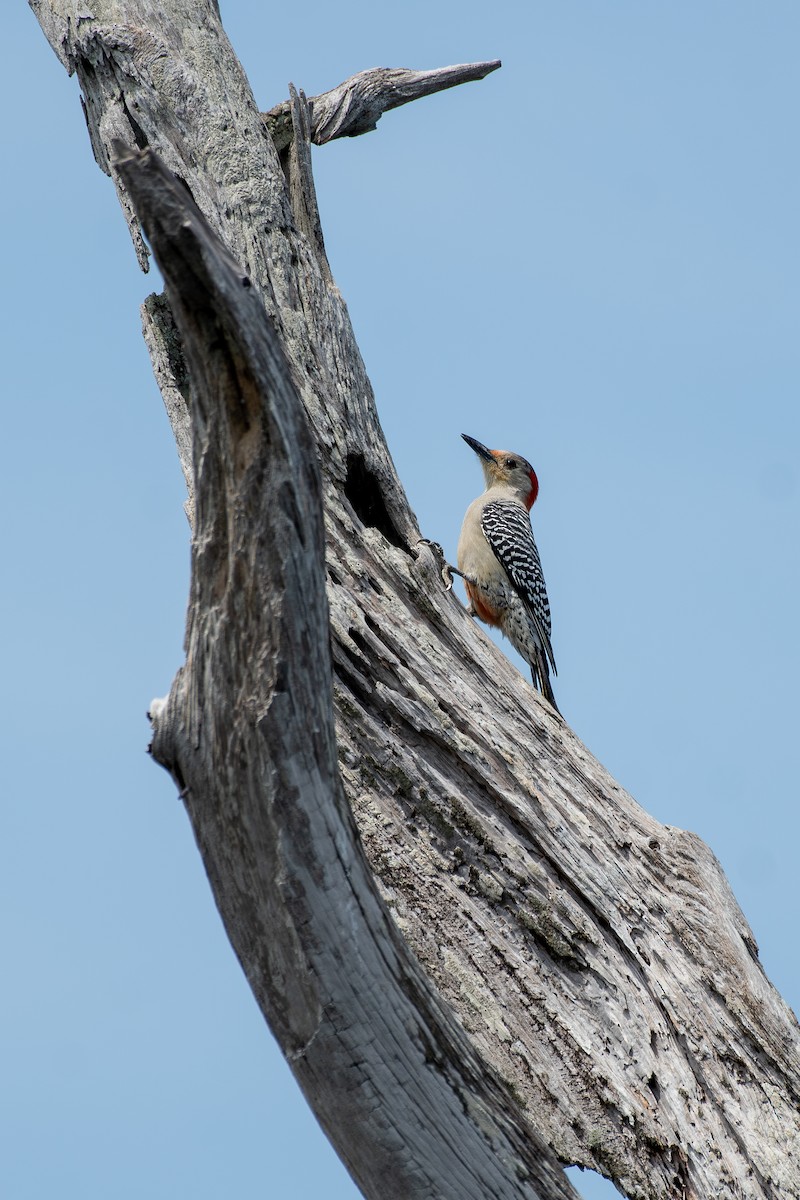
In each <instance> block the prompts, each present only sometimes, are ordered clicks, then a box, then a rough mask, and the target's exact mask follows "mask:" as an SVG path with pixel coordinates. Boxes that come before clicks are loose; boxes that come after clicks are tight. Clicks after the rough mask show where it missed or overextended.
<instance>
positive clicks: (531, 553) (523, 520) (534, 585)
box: [458, 433, 558, 712]
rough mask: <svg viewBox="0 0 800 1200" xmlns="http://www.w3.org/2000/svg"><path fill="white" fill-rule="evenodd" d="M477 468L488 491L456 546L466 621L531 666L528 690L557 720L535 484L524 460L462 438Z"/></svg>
mask: <svg viewBox="0 0 800 1200" xmlns="http://www.w3.org/2000/svg"><path fill="white" fill-rule="evenodd" d="M461 436H462V437H463V439H464V441H465V442H466V443H467V445H468V446H471V447H472V449H473V450H474V451H475V453H476V454H477V456H478V458H479V459H480V460H481V467H482V468H483V475H484V478H485V480H486V491H485V492H483V493H482V495H480V496H478V498H477V500H473V501H472V504H470V506H469V508H468V509H467V511H466V515H465V516H464V524H463V526H462V527H461V537H460V538H459V540H458V569H459V571H460V573H461V574H462V575H463V577H464V584H465V586H466V589H467V596H468V597H469V609H468V611H469V613H470V616H473V617H479V618H480V620H481V621H485V622H486V624H487V625H495V626H497V627H498V628H499V629H500V630H501V631H502V633H504V634H505V636H506V637H507V638H508V640H509V641H510V642H511V645H512V646H513V647H514V649H515V650H517V651H519V653H520V654H521V655H522V657H523V658H524V659H525V660H526V662H527V663H529V665H530V668H531V678H532V679H533V683H534V686H535V687H537V688H538V689H539V691H540V692H541V693H542V695H543V696H544V697H545V699H546V700H548V701H549V702H550V703H551V704H552V706H553V708H555V710H556V712H558V705H557V704H556V700H555V696H554V695H553V689H552V687H551V686H550V667H552V668H553V674H554V675H555V674H556V663H555V659H554V658H553V648H552V646H551V645H550V604H549V602H548V599H547V589H546V588H545V584H544V575H543V574H542V564H541V562H540V560H539V551H538V550H537V549H536V542H535V541H534V540H533V530H532V529H531V520H530V516H529V513H530V510H531V508H532V507H533V504H534V502H535V500H536V497H537V496H538V494H539V480H538V479H537V478H536V472H535V471H534V469H533V467H532V466H531V464H530V463H529V462H528V460H527V459H525V458H523V457H522V455H521V454H513V453H512V452H511V451H509V450H489V449H487V447H486V446H484V445H483V444H482V443H481V442H478V441H476V440H475V438H471V437H469V436H468V435H467V434H466V433H462V435H461Z"/></svg>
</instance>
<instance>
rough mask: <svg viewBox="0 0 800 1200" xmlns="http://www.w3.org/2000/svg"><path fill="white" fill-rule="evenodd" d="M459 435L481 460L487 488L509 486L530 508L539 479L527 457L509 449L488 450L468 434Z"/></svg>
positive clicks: (536, 493) (536, 492)
mask: <svg viewBox="0 0 800 1200" xmlns="http://www.w3.org/2000/svg"><path fill="white" fill-rule="evenodd" d="M461 436H462V438H463V439H464V441H465V442H466V443H467V445H468V446H471V447H472V449H473V450H474V451H475V453H476V454H477V456H478V458H479V459H480V460H481V467H482V468H483V477H484V479H485V480H486V487H487V489H488V488H492V487H499V486H503V487H506V488H510V489H511V491H513V492H514V493H515V494H516V495H517V496H519V498H520V500H521V501H522V503H523V504H524V505H525V507H526V508H527V509H530V508H532V507H533V504H534V503H535V501H536V497H537V496H538V495H539V480H538V479H537V478H536V472H535V471H534V469H533V467H532V466H531V464H530V463H529V462H528V460H527V458H523V457H522V455H521V454H514V453H513V451H511V450H489V449H488V447H487V446H484V445H483V443H482V442H479V441H477V440H476V439H475V438H472V437H470V436H469V434H466V433H462V435H461Z"/></svg>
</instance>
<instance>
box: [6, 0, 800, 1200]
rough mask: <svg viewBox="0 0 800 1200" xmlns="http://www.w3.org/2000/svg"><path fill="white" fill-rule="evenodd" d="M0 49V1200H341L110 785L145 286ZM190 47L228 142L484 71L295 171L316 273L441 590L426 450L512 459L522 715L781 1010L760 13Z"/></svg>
mask: <svg viewBox="0 0 800 1200" xmlns="http://www.w3.org/2000/svg"><path fill="white" fill-rule="evenodd" d="M5 8H6V11H5V12H4V33H5V44H6V47H7V55H6V63H5V67H4V71H3V73H2V76H0V93H2V104H3V111H4V114H5V117H4V122H3V142H4V146H3V157H4V163H5V172H4V177H5V186H4V187H3V189H2V192H1V193H0V219H1V220H2V231H3V262H4V288H3V295H4V301H3V308H4V312H3V320H2V324H1V325H0V328H1V329H2V342H3V346H2V356H3V358H2V361H3V368H4V369H3V376H4V379H3V383H4V387H3V391H4V399H5V404H4V421H3V436H2V439H0V455H2V462H1V463H0V490H1V493H2V494H1V496H0V501H1V503H2V513H3V523H2V524H3V533H2V542H3V550H2V557H3V562H4V565H5V579H6V582H5V585H4V587H3V589H2V600H1V601H0V602H1V603H2V632H3V676H4V687H3V690H2V701H1V702H2V706H3V716H2V729H3V735H4V740H5V746H4V752H3V755H2V768H1V769H2V785H1V786H2V794H3V801H4V802H3V806H2V839H1V843H2V849H0V855H2V862H1V863H0V889H2V903H1V905H0V908H1V911H2V918H1V919H2V940H3V947H4V965H5V983H4V987H3V989H2V991H3V995H2V1008H3V1016H2V1023H1V1025H0V1027H1V1028H2V1034H1V1035H0V1036H1V1037H2V1040H3V1045H2V1063H3V1072H2V1073H3V1088H2V1101H1V1103H2V1112H0V1124H2V1128H3V1130H4V1141H5V1145H4V1148H3V1152H2V1155H1V1156H0V1193H2V1195H3V1196H4V1197H7V1198H8V1200H41V1198H42V1197H50V1196H59V1197H61V1198H63V1200H73V1198H78V1197H80V1200H108V1198H109V1197H111V1198H113V1200H134V1198H135V1200H141V1197H143V1196H146V1197H148V1200H174V1198H175V1197H178V1198H181V1197H189V1196H191V1197H192V1198H193V1200H220V1198H222V1197H229V1196H238V1195H254V1196H265V1197H267V1198H269V1200H278V1198H286V1200H317V1198H318V1197H322V1196H324V1197H326V1200H355V1197H356V1196H357V1194H358V1193H357V1192H356V1189H355V1187H354V1185H353V1184H352V1182H351V1181H350V1180H349V1178H348V1176H347V1174H346V1172H345V1171H344V1169H343V1168H342V1167H341V1165H340V1164H339V1163H338V1160H337V1159H336V1157H335V1155H334V1154H333V1153H332V1151H331V1150H330V1148H329V1147H328V1145H327V1143H326V1141H325V1140H324V1138H323V1137H322V1135H321V1134H320V1133H319V1131H318V1129H317V1128H316V1125H315V1122H314V1120H313V1118H312V1117H311V1116H310V1115H309V1114H308V1112H307V1110H306V1108H305V1105H304V1102H303V1101H302V1099H301V1098H300V1097H299V1094H298V1093H297V1089H296V1088H295V1086H294V1084H293V1082H292V1080H291V1077H290V1075H289V1072H288V1070H287V1068H286V1067H285V1066H284V1065H283V1062H282V1060H281V1058H280V1056H279V1054H278V1053H277V1051H276V1049H275V1047H274V1044H273V1042H272V1039H271V1036H270V1035H269V1033H268V1032H267V1030H266V1028H265V1026H264V1023H263V1021H262V1018H261V1016H260V1014H259V1013H258V1011H257V1009H256V1006H255V1003H254V1001H253V1000H252V998H251V996H250V993H249V991H248V989H247V986H246V984H245V981H244V978H243V976H242V974H241V972H240V970H239V968H238V966H237V964H236V962H235V960H234V956H233V953H232V952H231V950H230V948H229V946H228V943H227V941H226V938H225V936H224V934H223V931H222V928H221V925H220V922H219V919H218V917H217V915H216V911H215V909H214V907H213V904H212V901H211V897H210V893H209V889H208V887H207V884H206V881H205V878H204V875H203V871H202V868H201V865H200V860H199V856H198V854H197V852H196V850H195V847H194V844H193V841H192V836H191V832H190V829H189V825H188V822H187V820H186V817H185V815H184V812H183V809H182V806H181V804H180V802H179V801H178V800H177V798H176V795H175V788H174V786H173V785H172V783H171V781H170V780H169V779H168V777H167V776H166V775H165V774H164V773H163V772H161V771H160V770H159V769H158V768H157V767H156V766H154V765H153V764H152V763H151V762H150V761H149V759H148V758H147V756H146V754H145V747H146V744H147V740H148V726H147V722H146V719H145V713H146V710H147V707H148V703H149V701H150V699H151V697H153V696H156V695H163V694H165V693H166V692H167V690H168V689H169V685H170V681H171V679H172V676H173V675H174V672H175V671H176V669H177V667H178V666H179V664H180V662H181V653H182V652H181V646H182V637H183V620H184V611H185V602H186V595H187V582H188V581H187V574H188V528H187V524H186V521H185V518H184V516H183V513H182V509H181V504H182V499H183V486H182V479H181V474H180V470H179V468H178V463H177V456H176V454H175V452H174V449H173V446H172V441H171V434H170V430H169V426H168V423H167V420H166V417H165V416H164V414H163V410H162V407H161V401H160V397H159V394H158V392H157V390H156V387H155V383H154V381H153V378H152V374H151V371H150V366H149V360H148V357H147V354H146V351H145V349H144V345H143V343H142V340H141V337H140V333H139V315H138V306H139V304H140V302H141V300H142V299H143V298H144V296H145V295H146V294H147V293H148V291H150V290H152V288H154V287H157V286H158V282H157V280H156V279H155V277H154V276H152V275H151V276H150V277H149V278H145V277H144V276H142V275H141V274H140V273H139V271H138V269H137V266H136V263H135V260H134V256H133V252H132V249H131V246H130V243H129V240H128V235H127V232H126V228H125V224H124V221H123V218H122V216H121V213H120V210H119V208H118V206H117V203H116V200H115V198H114V192H113V188H112V185H111V183H110V181H109V180H108V179H107V178H106V177H105V176H103V175H102V174H101V173H100V172H99V171H98V169H97V168H96V166H95V164H94V161H93V158H92V154H91V150H90V146H89V141H88V137H87V134H86V130H85V127H84V121H83V117H82V114H81V109H80V104H79V100H78V87H77V83H76V82H75V80H74V79H73V80H69V79H68V78H67V77H66V75H65V73H64V71H63V69H62V67H61V66H60V64H59V63H58V62H57V60H56V58H55V56H54V55H53V53H52V51H51V50H50V48H49V47H48V45H47V43H46V42H45V40H44V37H43V36H42V34H41V32H40V30H39V27H38V25H37V23H36V21H35V19H34V18H33V16H32V15H31V14H30V13H29V11H28V9H27V6H26V5H25V4H24V3H22V2H21V0H17V2H16V3H15V4H13V5H6V6H5ZM222 12H223V19H224V21H225V25H226V28H227V30H228V33H229V36H230V38H231V40H232V42H233V45H234V48H235V49H236V50H237V52H238V53H239V55H240V57H241V59H242V61H243V63H244V66H245V68H246V70H247V71H248V73H249V76H250V80H251V83H252V85H253V89H254V92H255V95H256V99H257V101H258V102H259V104H260V105H261V107H262V108H265V109H266V108H269V107H271V106H272V105H273V104H275V103H276V102H278V101H280V100H281V99H283V98H284V97H285V96H286V94H287V84H288V82H289V80H292V81H293V82H294V83H295V84H297V85H298V86H300V87H303V88H304V89H305V90H306V92H307V93H308V94H309V95H312V94H314V93H316V92H320V91H324V90H325V89H326V88H328V87H331V86H333V85H334V84H336V83H338V82H340V81H341V80H342V79H344V78H345V77H346V76H348V75H350V74H352V73H354V72H355V71H358V70H361V69H364V68H366V67H371V66H378V65H381V66H413V67H434V66H441V65H444V64H448V63H455V62H464V61H474V60H478V59H489V58H495V57H497V58H502V60H503V69H502V70H501V71H499V72H497V73H496V74H494V75H492V76H491V77H489V78H488V79H487V80H485V81H484V82H483V83H479V84H470V85H467V86H465V87H463V88H458V89H456V90H454V91H450V92H447V93H445V94H443V95H441V96H437V97H433V98H430V99H428V100H424V101H421V102H418V103H417V104H414V105H411V106H410V107H407V108H404V109H400V110H398V111H396V112H394V113H390V114H389V115H388V116H386V117H384V119H383V120H382V121H381V123H380V125H379V128H378V131H377V132H376V133H372V134H369V135H367V136H366V137H362V138H357V139H353V140H347V141H343V142H336V143H334V144H332V145H330V146H327V147H324V148H322V149H319V150H317V151H315V154H314V166H315V172H316V179H317V188H318V194H319V202H320V209H321V213H322V220H323V227H324V231H325V237H326V242H327V246H328V252H329V257H330V261H331V264H332V267H333V271H334V275H335V277H336V279H337V282H338V284H339V286H340V288H341V290H342V293H343V295H344V297H345V299H346V300H347V303H348V305H349V308H350V312H351V315H352V319H353V323H354V326H355V330H356V335H357V337H358V339H359V342H360V345H361V348H362V351H363V354H364V357H365V360H366V363H367V367H368V370H369V372H370V375H371V378H372V381H373V384H374V386H375V391H376V394H377V398H378V405H379V410H380V414H381V418H382V421H383V424H384V428H385V430H386V434H387V437H388V441H389V445H390V447H391V450H392V453H393V455H394V458H395V462H396V464H397V466H398V469H399V472H400V476H401V478H402V479H403V481H404V483H405V486H406V488H407V490H408V494H409V497H410V500H411V503H412V506H413V508H414V509H415V511H416V513H417V515H418V517H419V519H420V524H421V528H422V530H423V533H424V534H425V535H427V536H428V537H432V538H435V539H437V540H439V541H441V542H442V544H443V545H444V547H445V549H446V551H447V553H448V555H449V556H450V557H451V560H452V557H453V556H454V554H455V546H456V541H457V537H458V531H459V527H460V521H461V516H462V513H463V510H464V508H465V507H466V505H467V503H468V502H469V500H471V499H472V498H473V496H474V495H475V494H477V492H478V491H479V490H480V471H479V468H478V464H477V462H476V461H475V459H474V456H473V455H472V453H471V451H470V450H469V449H468V448H467V447H466V446H465V445H464V443H463V442H462V441H461V440H460V437H459V435H460V434H461V432H462V431H463V432H467V433H470V434H472V435H473V436H475V437H477V438H479V439H481V440H482V441H485V442H487V443H489V444H490V445H493V446H503V447H507V448H511V449H514V450H517V451H519V452H521V453H523V454H525V455H526V456H527V457H528V458H530V459H531V460H532V461H533V463H534V465H535V466H536V468H537V471H538V473H539V478H540V483H541V498H540V501H539V503H538V504H537V506H536V509H535V510H534V526H535V530H536V535H537V539H538V542H539V547H540V550H541V554H542V559H543V563H544V568H545V573H546V576H547V580H548V587H549V592H550V599H551V605H552V608H553V614H554V615H553V624H554V629H553V644H554V648H555V653H556V657H557V661H558V665H559V676H558V679H557V681H556V694H557V696H558V699H559V703H560V705H561V708H562V710H563V712H564V714H565V716H566V718H567V720H568V721H569V722H570V724H571V725H572V726H573V728H574V729H575V730H576V731H577V733H578V734H579V735H580V736H581V737H582V738H583V739H584V741H585V742H586V744H587V745H588V746H589V748H590V749H591V750H592V751H593V752H594V753H595V754H596V755H597V757H598V758H599V759H600V760H601V761H602V762H603V763H604V764H605V765H606V766H607V767H608V768H609V769H610V770H611V771H612V772H613V773H614V774H615V775H616V777H617V778H618V779H619V781H620V782H621V783H622V784H623V785H624V786H625V787H627V788H628V789H629V790H630V791H631V792H632V793H633V794H634V796H636V798H637V799H638V801H639V802H640V803H641V804H642V805H643V806H644V807H645V808H646V809H648V811H650V812H651V813H653V814H654V815H655V816H656V817H657V818H659V819H660V820H661V821H663V822H665V823H667V824H670V825H676V826H680V827H683V828H686V829H691V830H694V831H695V832H697V833H698V834H700V835H701V836H702V837H703V838H704V839H705V840H706V841H707V842H708V843H709V844H710V845H711V847H712V848H713V850H714V851H715V853H716V854H717V855H718V857H719V858H720V860H721V862H722V864H723V866H724V869H725V871H726V872H727V874H728V877H729V879H730V880H731V883H732V885H733V888H734V891H735V893H736V895H737V897H738V899H739V902H740V904H741V906H742V908H743V910H744V912H745V914H746V916H747V918H748V920H749V921H750V924H751V925H752V927H753V930H754V933H755V935H756V938H757V940H758V943H759V945H760V948H761V958H762V962H763V964H764V967H765V969H766V971H767V973H768V975H769V976H770V978H771V979H772V980H773V982H774V983H775V984H776V986H777V987H778V988H779V990H780V991H781V992H782V993H783V995H784V997H785V998H786V1000H787V1001H788V1002H789V1003H790V1004H792V1005H793V1007H794V1008H795V1010H797V1008H798V1006H799V1005H800V965H798V955H797V922H798V904H797V847H798V834H799V833H800V828H799V819H798V804H797V800H798V795H797V792H798V784H797V772H796V757H797V728H798V678H799V677H800V638H798V611H800V596H798V591H799V590H800V587H799V585H800V572H799V571H798V549H797V547H798V526H799V525H800V488H799V487H798V445H799V443H800V436H799V435H800V417H799V416H798V390H799V385H800V354H799V352H798V315H800V314H799V310H800V304H799V303H798V301H799V299H800V297H799V296H798V290H799V288H800V284H799V283H798V280H800V262H799V261H798V258H799V257H800V255H799V253H798V212H800V172H799V170H798V153H797V113H798V100H799V99H800V97H799V96H798V92H799V91H800V84H799V83H798V71H797V61H798V52H800V8H798V6H797V4H796V2H795V0H787V2H783V3H782V2H780V0H771V3H770V4H769V5H753V4H752V3H749V2H748V3H738V2H735V0H734V2H732V0H725V2H722V0H703V3H700V4H698V3H697V2H696V0H674V2H673V3H670V4H669V5H666V4H662V5H652V4H647V5H645V4H642V3H640V2H639V0H636V2H634V0H614V3H611V2H610V0H606V2H605V3H600V2H599V0H593V2H591V3H590V2H588V0H573V2H571V3H563V2H560V0H549V3H546V4H545V3H541V2H538V0H526V2H525V3H522V0H519V2H518V3H509V2H507V0H499V2H498V3H494V4H486V3H475V2H472V0H470V2H466V3H465V0H425V2H424V3H422V2H419V3H416V2H411V3H408V2H406V3H404V4H402V5H396V6H391V7H389V6H376V5H375V4H374V2H372V0H371V2H370V3H365V2H361V0H359V2H355V0H345V3H344V4H342V5H331V4H329V3H323V2H322V0H306V3H304V4H303V5H300V6H298V5H285V4H284V5H272V4H270V5H264V6H263V9H262V6H260V5H257V4H253V3H247V2H246V0H222ZM520 686H522V684H521V685H520ZM576 1182H577V1185H578V1186H579V1187H580V1188H581V1190H582V1192H583V1194H584V1195H585V1196H586V1197H592V1198H594V1197H600V1196H607V1195H609V1194H612V1193H613V1189H610V1188H608V1187H607V1185H603V1184H601V1183H600V1182H597V1181H596V1177H592V1176H589V1175H583V1176H581V1175H576ZM613 1194H616V1193H613Z"/></svg>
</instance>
